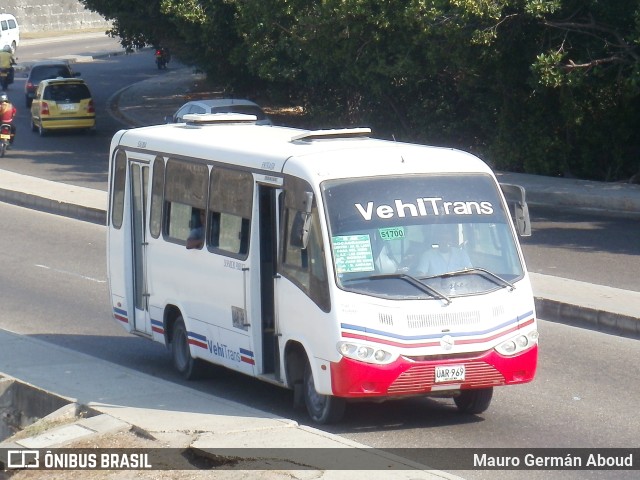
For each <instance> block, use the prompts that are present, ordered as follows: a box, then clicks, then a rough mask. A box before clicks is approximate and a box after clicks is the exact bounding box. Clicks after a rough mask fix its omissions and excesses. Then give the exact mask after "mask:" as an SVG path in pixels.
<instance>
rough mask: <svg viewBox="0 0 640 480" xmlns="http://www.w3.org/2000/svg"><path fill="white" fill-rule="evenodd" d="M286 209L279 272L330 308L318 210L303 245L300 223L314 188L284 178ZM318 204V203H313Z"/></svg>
mask: <svg viewBox="0 0 640 480" xmlns="http://www.w3.org/2000/svg"><path fill="white" fill-rule="evenodd" d="M285 178H286V180H285V195H284V202H285V206H284V210H283V211H282V215H283V218H281V225H282V227H283V232H282V237H281V238H283V245H282V247H281V248H282V250H281V255H280V257H281V258H280V262H281V263H280V267H279V269H278V270H279V271H280V272H281V273H282V275H283V276H284V277H286V278H288V279H289V280H290V281H292V282H293V283H294V284H295V285H297V286H298V288H300V289H301V290H302V291H303V292H305V293H306V295H307V296H308V297H309V298H311V300H313V301H314V302H315V303H316V305H318V307H320V308H321V309H322V310H323V311H325V312H328V311H330V310H331V300H330V298H329V285H328V280H327V267H326V263H325V257H326V255H325V253H326V252H325V249H324V247H323V242H322V230H321V228H320V218H319V216H318V209H317V207H316V206H315V205H314V206H313V208H312V209H311V223H310V224H309V241H308V243H307V248H304V249H303V248H302V241H301V238H300V223H301V219H302V218H303V216H302V214H303V212H304V210H305V206H304V203H303V202H304V200H305V198H306V195H305V194H306V192H310V191H312V189H311V186H310V185H308V184H307V183H306V182H304V181H302V180H299V179H297V178H293V177H285ZM314 204H315V202H314Z"/></svg>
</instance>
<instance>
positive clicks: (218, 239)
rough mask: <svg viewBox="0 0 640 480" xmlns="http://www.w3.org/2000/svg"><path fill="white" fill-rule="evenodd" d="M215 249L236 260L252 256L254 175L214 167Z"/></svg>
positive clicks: (211, 236)
mask: <svg viewBox="0 0 640 480" xmlns="http://www.w3.org/2000/svg"><path fill="white" fill-rule="evenodd" d="M209 191H210V196H209V212H210V214H209V227H208V228H209V232H208V240H209V245H210V247H211V248H213V249H215V250H220V251H221V252H220V253H223V254H226V255H230V256H233V257H236V258H246V257H247V255H248V253H249V233H250V225H251V210H252V208H253V176H252V175H251V174H250V173H249V172H241V171H237V170H231V169H227V168H213V169H212V170H211V179H210V186H209Z"/></svg>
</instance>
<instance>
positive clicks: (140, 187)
mask: <svg viewBox="0 0 640 480" xmlns="http://www.w3.org/2000/svg"><path fill="white" fill-rule="evenodd" d="M129 165H130V167H129V173H130V181H131V184H130V187H131V190H130V192H131V231H132V233H133V235H132V245H131V248H132V250H133V251H132V254H133V255H132V259H133V268H132V272H133V279H132V284H133V300H134V302H133V303H134V306H135V308H134V318H133V331H135V332H138V333H142V334H146V335H151V318H150V315H149V294H148V291H147V257H146V253H147V252H146V249H147V237H146V228H145V225H146V219H147V191H148V190H147V186H148V182H149V166H148V165H146V164H142V163H137V162H130V163H129Z"/></svg>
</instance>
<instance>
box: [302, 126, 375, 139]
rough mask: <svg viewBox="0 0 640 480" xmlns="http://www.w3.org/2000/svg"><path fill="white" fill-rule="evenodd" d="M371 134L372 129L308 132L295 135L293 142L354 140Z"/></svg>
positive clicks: (338, 129)
mask: <svg viewBox="0 0 640 480" xmlns="http://www.w3.org/2000/svg"><path fill="white" fill-rule="evenodd" d="M369 134H371V129H370V128H337V129H332V130H307V131H306V132H303V133H300V134H298V135H294V136H293V137H291V141H292V142H295V141H297V140H304V141H311V140H319V139H323V138H353V137H367V136H369Z"/></svg>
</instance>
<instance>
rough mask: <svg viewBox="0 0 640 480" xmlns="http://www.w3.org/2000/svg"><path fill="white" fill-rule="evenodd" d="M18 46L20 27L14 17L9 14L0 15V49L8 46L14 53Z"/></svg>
mask: <svg viewBox="0 0 640 480" xmlns="http://www.w3.org/2000/svg"><path fill="white" fill-rule="evenodd" d="M19 44H20V26H19V25H18V21H17V20H16V17H14V16H13V15H11V14H9V13H0V49H2V47H4V46H5V45H9V46H10V47H11V50H12V51H13V52H14V53H15V51H16V49H17V48H18V45H19Z"/></svg>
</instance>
